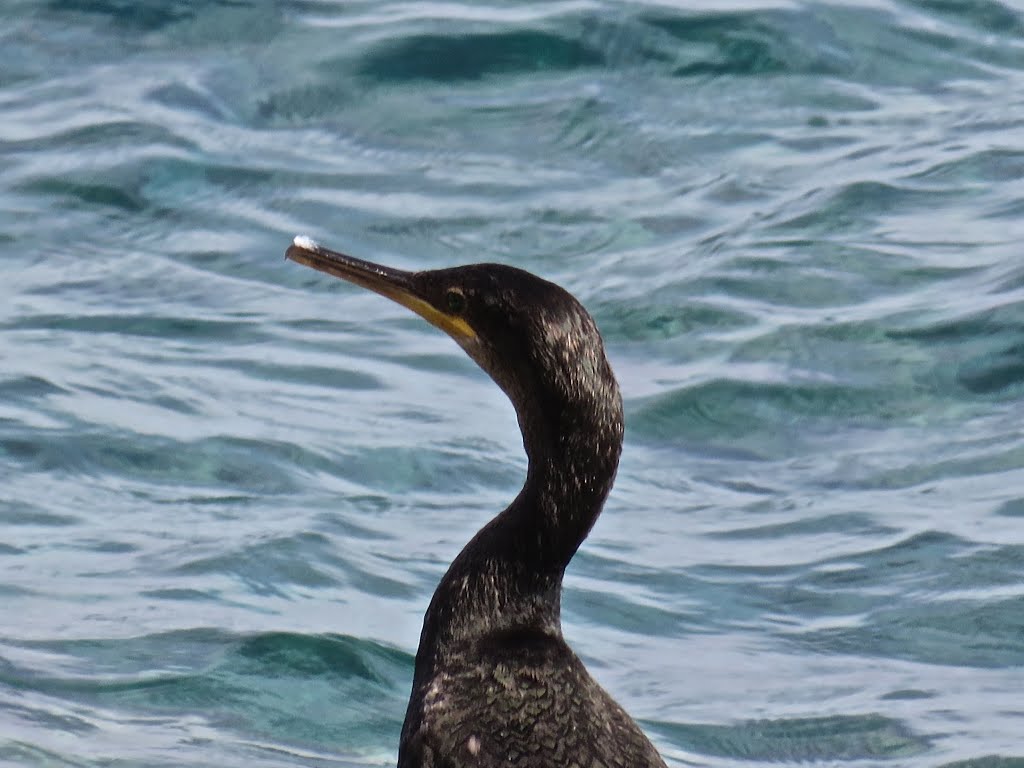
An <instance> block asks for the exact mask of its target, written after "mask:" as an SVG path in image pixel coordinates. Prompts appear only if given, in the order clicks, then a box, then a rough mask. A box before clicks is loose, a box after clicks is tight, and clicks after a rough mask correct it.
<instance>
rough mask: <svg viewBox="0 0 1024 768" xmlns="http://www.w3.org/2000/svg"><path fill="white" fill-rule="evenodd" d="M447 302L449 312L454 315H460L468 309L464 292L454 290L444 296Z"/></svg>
mask: <svg viewBox="0 0 1024 768" xmlns="http://www.w3.org/2000/svg"><path fill="white" fill-rule="evenodd" d="M444 300H445V302H446V303H447V304H448V311H449V312H451V313H452V314H453V315H458V314H460V313H461V312H462V310H464V309H465V308H466V297H465V295H463V293H462V291H458V290H455V289H454V288H452V289H451V290H450V291H448V293H446V294H445V296H444Z"/></svg>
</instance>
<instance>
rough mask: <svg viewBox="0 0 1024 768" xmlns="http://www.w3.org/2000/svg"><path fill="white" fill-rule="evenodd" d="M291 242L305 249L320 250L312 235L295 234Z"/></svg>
mask: <svg viewBox="0 0 1024 768" xmlns="http://www.w3.org/2000/svg"><path fill="white" fill-rule="evenodd" d="M292 243H294V245H295V246H296V247H297V248H302V249H303V250H306V251H318V250H320V245H319V243H317V241H316V240H314V239H313V238H312V237H306V236H305V235H296V236H295V239H294V240H292Z"/></svg>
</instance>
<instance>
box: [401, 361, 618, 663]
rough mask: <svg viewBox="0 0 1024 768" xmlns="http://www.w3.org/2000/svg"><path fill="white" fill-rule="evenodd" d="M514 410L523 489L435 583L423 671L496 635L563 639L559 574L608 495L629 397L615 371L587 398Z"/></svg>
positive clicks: (424, 642)
mask: <svg viewBox="0 0 1024 768" xmlns="http://www.w3.org/2000/svg"><path fill="white" fill-rule="evenodd" d="M517 406H518V407H517V411H518V413H519V421H520V425H521V427H522V430H523V442H524V445H525V448H526V453H527V457H528V459H529V470H528V473H527V478H526V483H525V485H524V486H523V489H522V491H521V492H520V493H519V495H518V496H517V497H516V499H515V501H513V502H512V504H511V505H510V506H509V507H508V508H507V509H506V510H505V511H504V512H502V513H501V514H499V515H498V516H497V517H495V518H494V519H493V520H491V521H490V522H489V523H488V524H487V525H486V526H484V527H483V528H482V529H481V530H480V531H479V532H478V533H477V535H476V536H475V537H473V539H472V540H471V541H470V542H469V544H467V545H466V546H465V547H464V548H463V550H462V552H461V553H460V554H459V555H458V557H457V558H456V559H455V561H454V562H453V563H452V565H451V567H450V568H449V569H448V572H447V573H446V574H445V576H444V578H443V579H442V580H441V583H440V584H439V585H438V588H437V590H436V591H435V593H434V597H433V600H432V601H431V604H430V607H429V608H428V610H427V614H426V617H425V619H424V623H423V632H422V635H421V637H420V649H419V653H418V654H417V672H418V673H421V672H422V673H425V672H427V671H428V669H429V668H431V667H433V663H432V662H433V659H434V658H437V657H438V656H439V655H441V656H444V655H447V653H448V652H450V651H451V650H452V649H454V648H457V647H458V646H459V645H461V644H463V643H466V642H472V641H474V640H478V639H480V638H481V637H485V636H488V635H491V634H494V633H501V632H543V633H545V634H549V635H555V636H560V634H561V618H560V613H561V586H562V574H563V572H564V570H565V567H566V566H567V565H568V564H569V561H570V560H571V559H572V556H573V555H574V554H575V553H576V550H577V548H578V547H579V545H580V544H581V543H582V541H583V539H584V538H586V536H587V534H588V533H589V532H590V528H591V527H592V526H593V524H594V521H595V520H596V519H597V516H598V515H599V514H600V512H601V508H602V506H603V505H604V501H605V498H606V497H607V496H608V492H609V491H610V490H611V487H612V482H613V481H614V478H615V472H616V469H617V467H618V462H619V454H620V453H621V450H622V433H623V420H622V401H621V398H620V396H619V392H618V387H617V386H616V385H615V381H614V379H613V378H612V377H611V375H610V372H609V375H608V377H607V378H606V379H603V380H602V381H601V382H600V389H598V390H596V391H589V392H586V393H585V396H581V397H578V398H576V399H574V400H571V401H565V400H563V401H562V402H561V403H551V402H547V403H540V404H536V403H533V404H529V405H520V404H518V403H517Z"/></svg>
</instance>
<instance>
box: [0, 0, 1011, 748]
mask: <svg viewBox="0 0 1024 768" xmlns="http://www.w3.org/2000/svg"><path fill="white" fill-rule="evenodd" d="M689 5H690V7H689V8H688V9H683V8H681V7H677V6H675V5H672V4H668V3H658V2H653V1H652V2H635V3H628V4H627V3H611V2H604V3H602V2H587V1H585V0H584V1H579V0H566V1H565V2H544V3H541V2H534V3H516V4H503V3H494V4H479V3H471V2H469V1H468V0H453V2H449V3H403V2H397V1H394V0H388V1H386V2H358V3H357V2H341V1H340V0H338V1H337V2H329V1H328V0H289V1H286V0H280V1H279V2H270V1H269V0H268V1H266V2H258V1H256V0H253V1H252V2H246V1H244V0H221V1H217V0H204V1H202V2H198V1H193V2H185V1H184V0H177V1H173V2H172V1H169V0H159V1H158V0H134V1H133V2H128V1H127V0H125V1H122V0H49V1H44V0H13V2H12V1H9V2H7V3H5V4H4V7H3V10H2V11H0V18H2V20H3V22H4V23H3V24H0V167H2V169H3V171H2V173H0V252H2V254H3V280H2V282H0V479H2V486H0V487H2V488H3V492H2V494H0V526H2V527H0V530H2V537H0V605H2V608H0V616H2V621H0V762H3V763H4V764H10V765H46V766H64V765H67V766H165V765H166V766H170V765H175V766H182V765H196V766H199V765H202V766H207V765H218V766H243V765H244V766H246V768H256V767H257V766H259V767H263V766H296V765H343V766H372V765H387V764H389V763H392V762H393V760H394V756H395V752H396V748H397V740H398V731H399V728H400V725H401V719H402V716H403V713H404V706H405V701H406V697H407V695H408V689H409V684H410V680H411V673H412V654H413V653H414V651H415V644H416V640H417V636H418V630H419V622H420V617H421V615H422V612H423V610H424V608H425V606H426V603H427V601H428V599H429V596H430V594H431V592H432V590H433V587H434V585H435V584H436V582H437V580H438V578H439V577H440V575H441V574H442V573H443V571H444V569H445V567H446V565H447V563H448V562H449V561H450V559H451V558H452V557H453V555H454V554H455V553H456V552H457V551H458V550H459V548H460V547H461V545H462V544H463V543H464V542H465V541H466V540H467V539H468V538H469V536H470V535H471V534H472V533H473V532H474V531H475V530H476V528H477V527H478V526H480V525H481V524H482V523H483V522H484V521H485V520H486V519H487V518H488V516H489V515H491V514H492V513H493V512H494V511H496V510H497V509H499V508H500V507H501V506H502V505H503V504H504V503H506V502H507V501H508V500H509V499H510V498H511V497H512V496H513V495H514V494H515V493H516V491H517V490H518V487H519V483H520V482H521V480H522V476H523V471H524V467H525V460H524V457H523V454H522V448H521V445H520V441H519V436H518V432H517V429H516V424H515V417H514V414H513V413H512V410H511V407H510V406H509V405H508V404H507V402H506V401H505V400H504V398H503V397H502V395H501V394H500V393H499V392H498V390H497V389H496V388H495V387H494V386H493V385H491V383H490V382H489V381H488V380H486V378H485V377H484V375H483V374H482V373H480V372H479V371H478V370H477V369H476V368H475V367H474V365H473V364H472V363H471V362H470V361H469V360H468V359H466V358H465V357H464V356H463V355H462V353H461V352H460V351H459V350H458V348H457V347H456V346H455V345H454V344H453V343H452V342H451V341H450V340H448V339H447V338H445V337H443V335H442V334H440V333H438V332H436V331H435V330H434V329H432V328H430V327H429V326H427V325H426V324H425V323H423V322H422V321H420V320H419V319H418V318H415V317H413V316H411V315H408V314H407V313H405V312H404V311H403V310H402V309H401V308H399V307H397V306H395V305H392V304H390V303H388V302H386V301H384V300H382V299H380V298H379V297H376V296H373V295H365V294H363V293H361V292H359V291H358V290H356V289H353V288H351V287H349V286H346V285H343V284H341V283H339V282H332V281H331V280H329V279H327V278H326V277H324V276H322V275H318V274H316V273H314V272H312V271H310V270H307V269H302V268H300V267H298V266H296V265H294V264H291V263H287V262H285V261H284V260H283V259H282V258H281V256H282V253H283V251H284V248H285V247H286V246H287V244H288V243H289V242H290V241H291V238H292V237H293V236H294V235H295V234H299V233H304V234H308V235H310V236H313V237H315V238H317V239H319V240H321V241H322V242H325V243H327V244H330V245H333V246H335V247H339V248H344V249H346V250H348V251H350V252H352V253H354V254H356V255H360V256H363V257H366V258H372V259H377V260H381V261H385V262H388V263H391V264H394V265H396V266H401V267H407V268H426V267H439V266H445V265H450V264H455V263H464V262H472V261H487V260H492V261H502V262H507V263H512V264H516V265H518V266H522V267H525V268H527V269H530V270H533V271H536V272H538V273H541V274H543V275H544V276H546V277H548V278H551V279H553V280H556V281H558V282H560V283H562V284H564V285H566V286H567V287H568V288H569V289H570V290H572V291H573V292H574V293H576V294H577V295H578V296H579V297H580V298H581V299H582V300H583V301H584V303H585V304H586V305H587V306H588V307H589V308H590V309H591V311H592V312H593V313H594V315H595V316H596V318H597V320H598V322H599V324H600V326H601V328H602V329H603V332H604V334H605V338H606V341H607V343H608V348H609V354H610V356H611V359H612V362H613V364H614V366H615V368H616V371H617V373H618V375H619V378H620V380H621V383H622V387H623V391H624V395H625V400H626V409H627V418H628V430H627V441H626V448H625V454H624V458H623V465H622V468H621V471H620V475H619V481H618V484H617V486H616V489H615V491H614V493H613V495H612V498H611V499H610V501H609V504H608V507H607V509H606V514H605V515H604V516H603V517H602V518H601V520H600V521H599V523H598V525H597V527H596V528H595V530H594V532H593V534H592V536H591V537H590V539H589V541H588V542H587V543H586V545H585V546H584V548H583V549H582V551H581V553H580V555H579V556H578V557H577V558H576V560H575V561H574V562H573V564H572V567H571V568H570V572H569V574H568V577H567V580H566V595H565V601H564V602H565V608H564V614H565V615H564V623H565V632H566V634H567V636H568V638H569V639H570V641H571V642H572V644H573V645H574V647H575V648H576V649H577V650H578V651H579V652H580V654H581V655H582V656H583V657H584V658H585V660H586V661H587V663H588V664H589V665H590V668H591V669H592V671H593V672H594V674H595V675H596V676H597V677H598V678H599V679H600V680H601V681H602V682H603V683H604V684H605V685H606V687H608V688H609V689H610V690H611V691H612V692H613V693H614V695H615V696H616V697H617V698H618V699H619V700H620V701H622V703H623V704H624V705H625V706H626V708H627V709H628V710H629V711H630V712H631V713H633V714H634V715H635V716H636V717H637V718H638V719H640V720H641V722H642V723H643V725H644V728H645V729H646V730H647V731H648V732H649V733H650V734H651V736H652V738H653V739H654V740H655V742H656V743H657V745H658V746H659V748H660V749H661V750H662V751H663V753H664V754H665V755H666V757H667V758H668V759H669V761H670V763H672V764H673V765H691V764H692V765H706V766H745V767H747V768H749V767H750V766H756V765H775V764H780V763H782V764H794V763H802V764H818V765H829V766H846V765H850V766H853V765H856V766H875V765H879V766H880V765H887V766H888V765H899V766H912V767H915V768H916V767H917V766H921V767H924V766H929V767H931V766H953V765H955V766H967V765H970V766H975V768H982V767H984V768H997V767H998V768H1008V767H1009V766H1021V765H1024V736H1022V734H1024V698H1022V693H1021V692H1022V690H1024V431H1022V416H1024V407H1022V406H1024V402H1022V401H1024V261H1022V260H1021V257H1020V254H1021V242H1022V241H1024V181H1022V178H1024V42H1022V40H1024V35H1022V33H1024V6H1020V5H1010V4H1002V3H999V2H995V1H994V0H988V1H986V2H967V1H966V0H964V1H963V2H958V1H957V0H919V1H918V2H888V1H886V0H864V2H861V3H846V4H842V5H822V4H804V3H773V2H767V1H766V0H761V1H760V2H758V0H751V1H750V2H746V3H743V2H730V3H721V2H708V1H706V2H704V3H703V5H702V6H697V5H696V4H689Z"/></svg>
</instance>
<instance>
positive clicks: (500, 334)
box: [285, 236, 665, 768]
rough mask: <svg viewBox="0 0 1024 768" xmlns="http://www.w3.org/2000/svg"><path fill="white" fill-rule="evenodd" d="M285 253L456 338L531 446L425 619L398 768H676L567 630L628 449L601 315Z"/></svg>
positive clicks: (490, 269) (565, 302)
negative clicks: (581, 567)
mask: <svg viewBox="0 0 1024 768" xmlns="http://www.w3.org/2000/svg"><path fill="white" fill-rule="evenodd" d="M285 257H286V258H287V259H290V260H292V261H294V262H296V263H298V264H302V265H305V266H307V267H311V268H313V269H315V270H318V271H320V272H324V273H327V274H329V275H333V276H335V277H339V278H341V279H343V280H346V281H348V282H350V283H354V284H355V285H358V286H361V287H363V288H367V289H369V290H371V291H375V292H376V293H378V294H381V295H383V296H386V297H387V298H389V299H392V300H393V301H396V302H397V303H399V304H401V305H402V306H404V307H406V308H408V309H410V310H412V311H413V312H415V313H416V314H418V315H420V316H421V317H423V318H424V319H425V320H427V322H429V323H431V324H432V325H434V326H436V327H437V328H440V329H441V330H442V331H445V332H446V333H447V334H448V335H449V336H451V337H452V338H453V339H454V340H455V341H456V342H457V343H458V344H459V346H461V347H462V349H463V350H464V351H465V352H466V353H467V354H468V355H469V357H470V358H472V359H473V360H474V361H475V362H476V363H477V364H478V365H479V366H480V367H481V368H482V369H483V370H484V371H485V372H486V373H487V374H489V375H490V377H491V378H492V379H493V380H494V382H495V383H496V384H497V385H498V386H499V387H500V388H501V389H502V390H503V391H504V392H505V394H506V395H507V396H508V398H509V399H510V400H511V401H512V405H513V406H514V407H515V411H516V415H517V416H518V420H519V427H520V430H521V432H522V437H523V446H524V448H525V450H526V456H527V460H528V466H527V472H526V481H525V483H524V485H523V488H522V490H521V491H520V493H519V494H518V495H517V496H516V497H515V499H514V500H513V501H512V503H511V504H509V506H508V507H507V508H506V509H505V510H504V511H502V512H500V513H499V514H497V515H496V516H495V517H494V518H493V519H492V520H490V522H488V523H487V524H486V525H484V527H483V528H481V529H480V530H479V531H478V532H477V534H476V535H475V536H474V537H473V538H472V539H471V540H470V542H469V543H468V544H467V545H466V546H465V547H464V548H463V549H462V551H461V552H460V553H459V554H458V556H457V557H456V558H455V560H454V561H453V562H452V564H451V566H450V567H449V568H448V571H447V572H446V573H445V575H444V576H443V578H442V579H441V581H440V583H439V584H438V586H437V589H436V591H435V592H434V595H433V598H432V599H431V601H430V604H429V607H428V608H427V611H426V614H425V615H424V619H423V628H422V631H421V633H420V640H419V649H418V650H417V652H416V664H415V670H414V673H413V684H412V693H411V695H410V698H409V705H408V709H407V711H406V715H405V722H404V724H403V726H402V732H401V738H400V743H399V749H398V768H471V767H476V768H496V767H497V766H503V768H570V767H573V766H574V767H576V768H599V767H600V768H665V762H664V761H663V760H662V758H661V756H660V755H659V753H658V751H657V750H656V749H655V747H654V746H653V745H652V743H651V742H650V740H649V739H648V738H647V737H646V736H645V735H644V733H643V731H642V730H641V729H640V727H639V726H638V725H637V723H636V722H635V721H634V720H633V719H632V718H631V717H630V716H629V715H628V714H627V713H626V711H625V710H624V709H623V708H622V707H621V706H620V705H619V704H618V703H616V702H615V700H614V699H613V698H612V697H611V696H610V695H609V694H608V693H607V692H606V691H605V690H604V689H603V688H602V687H601V686H600V685H599V684H598V683H597V682H596V681H595V680H594V679H593V678H592V677H591V676H590V674H589V673H588V672H587V670H586V668H585V666H584V665H583V662H582V661H581V660H580V659H579V657H578V656H577V655H576V654H575V653H574V652H573V651H572V649H571V648H570V647H569V645H568V644H567V643H566V641H565V639H564V637H563V635H562V626H561V594H562V577H563V573H564V571H565V568H566V566H567V565H568V564H569V561H570V560H571V559H572V557H573V555H574V554H575V553H576V551H577V549H578V548H579V546H580V544H581V543H582V542H583V540H584V539H585V538H586V536H587V534H588V533H589V532H590V529H591V527H592V526H593V524H594V521H595V520H596V519H597V517H598V515H599V514H600V512H601V509H602V507H603V506H604V502H605V499H606V498H607V496H608V493H609V491H610V490H611V488H612V483H613V482H614V479H615V474H616V471H617V469H618V464H619V456H620V454H621V451H622V441H623V430H624V418H623V408H622V397H621V395H620V392H619V387H618V383H617V382H616V379H615V376H614V374H613V372H612V369H611V366H610V365H609V363H608V359H607V357H606V355H605V350H604V343H603V341H602V339H601V335H600V333H599V331H598V328H597V325H596V323H595V322H594V319H593V318H592V317H591V315H590V314H589V313H588V312H587V311H586V309H584V308H583V306H582V305H581V304H580V302H579V301H578V300H577V299H576V298H575V297H573V296H572V294H570V293H569V292H568V291H566V290H565V289H563V288H561V287H560V286H558V285H556V284H555V283H552V282H549V281H547V280H544V279H542V278H540V277H537V276H535V275H533V274H531V273H530V272H527V271H524V270H522V269H518V268H516V267H512V266H508V265H502V264H469V265H465V266H459V267H451V268H446V269H431V270H424V271H415V272H410V271H404V270H399V269H394V268H391V267H386V266H383V265H380V264H375V263H372V262H369V261H363V260H361V259H357V258H354V257H352V256H348V255H345V254H343V253H339V252H338V251H333V250H330V249H328V248H325V247H323V246H321V245H319V244H318V243H317V242H315V241H314V240H312V239H310V238H308V237H304V236H299V237H296V238H295V240H294V242H293V243H292V245H291V246H290V247H289V248H288V249H287V251H286V253H285Z"/></svg>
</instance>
